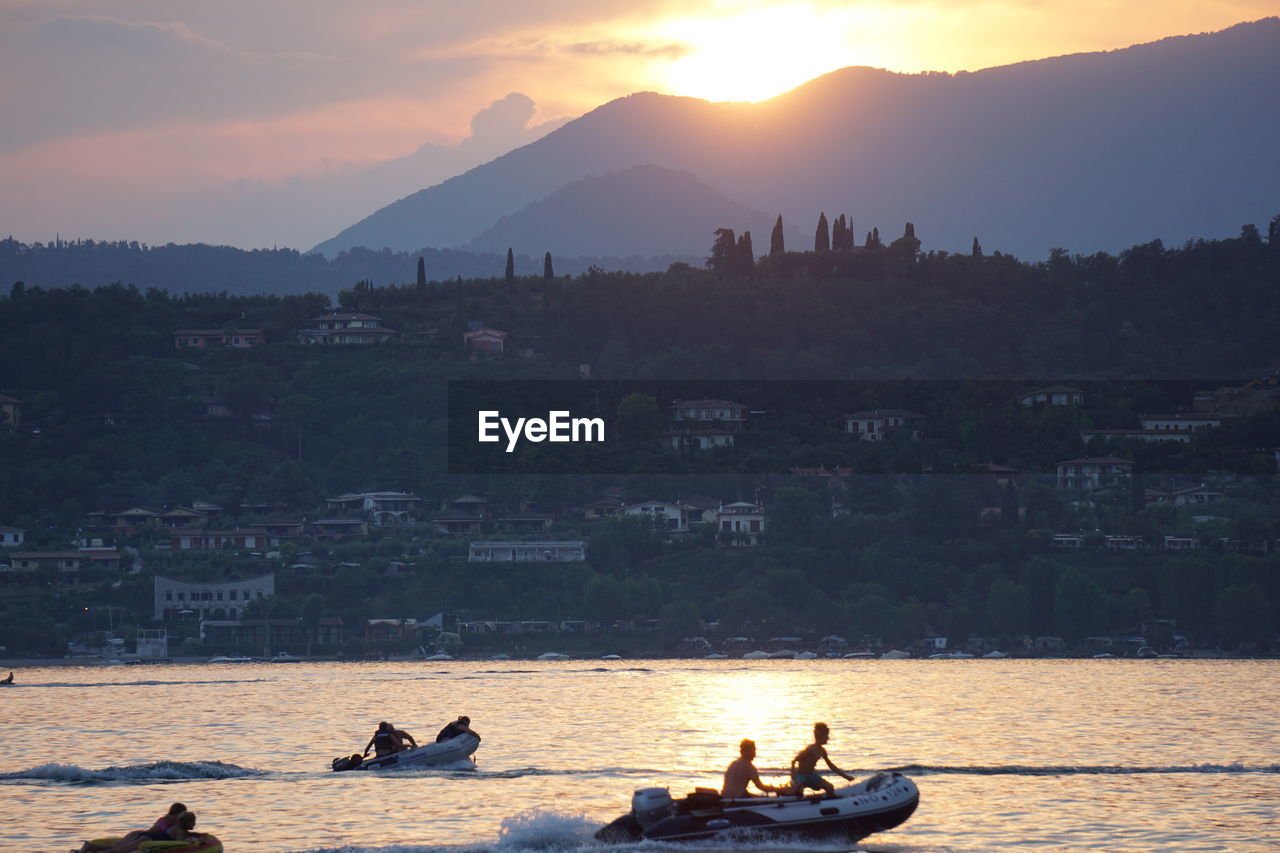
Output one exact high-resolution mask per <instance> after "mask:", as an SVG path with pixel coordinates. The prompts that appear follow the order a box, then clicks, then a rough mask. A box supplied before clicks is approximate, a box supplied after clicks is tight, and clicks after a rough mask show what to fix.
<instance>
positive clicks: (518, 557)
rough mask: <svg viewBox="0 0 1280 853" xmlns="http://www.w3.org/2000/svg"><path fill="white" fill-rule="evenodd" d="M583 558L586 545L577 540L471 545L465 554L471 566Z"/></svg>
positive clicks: (560, 561)
mask: <svg viewBox="0 0 1280 853" xmlns="http://www.w3.org/2000/svg"><path fill="white" fill-rule="evenodd" d="M586 559H587V543H586V542H585V541H583V540H581V539H573V540H561V541H553V540H527V539H526V540H514V539H513V540H510V541H495V542H472V543H471V547H470V551H469V553H468V554H467V560H469V561H470V562H472V563H581V562H583V561H584V560H586Z"/></svg>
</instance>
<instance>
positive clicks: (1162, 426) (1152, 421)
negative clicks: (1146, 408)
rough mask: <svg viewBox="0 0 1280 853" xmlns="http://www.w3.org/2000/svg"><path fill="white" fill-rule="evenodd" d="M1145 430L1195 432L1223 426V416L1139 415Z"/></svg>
mask: <svg viewBox="0 0 1280 853" xmlns="http://www.w3.org/2000/svg"><path fill="white" fill-rule="evenodd" d="M1138 420H1140V421H1141V422H1142V428H1143V429H1149V430H1161V431H1172V432H1195V431H1197V430H1202V429H1215V428H1217V427H1220V426H1222V415H1215V414H1210V413H1207V412H1205V413H1199V414H1175V415H1139V416H1138Z"/></svg>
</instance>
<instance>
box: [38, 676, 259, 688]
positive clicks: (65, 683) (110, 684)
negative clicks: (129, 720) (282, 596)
mask: <svg viewBox="0 0 1280 853" xmlns="http://www.w3.org/2000/svg"><path fill="white" fill-rule="evenodd" d="M275 680H276V679H274V678H201V679H196V680H186V681H157V680H154V679H147V680H143V681H100V682H85V681H49V682H45V683H43V684H36V683H32V684H24V685H23V686H24V687H78V688H83V687H95V688H97V687H175V686H177V687H181V686H185V685H192V684H262V683H264V682H268V681H275Z"/></svg>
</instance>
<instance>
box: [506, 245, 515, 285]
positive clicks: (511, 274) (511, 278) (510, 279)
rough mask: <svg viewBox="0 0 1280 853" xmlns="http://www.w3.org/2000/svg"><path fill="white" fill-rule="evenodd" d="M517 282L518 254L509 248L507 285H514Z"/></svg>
mask: <svg viewBox="0 0 1280 853" xmlns="http://www.w3.org/2000/svg"><path fill="white" fill-rule="evenodd" d="M515 283H516V256H515V255H514V254H513V253H512V251H511V249H509V248H508V249H507V287H512V286H514V285H515Z"/></svg>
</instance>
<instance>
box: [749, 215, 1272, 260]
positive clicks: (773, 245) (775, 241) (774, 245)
mask: <svg viewBox="0 0 1280 853" xmlns="http://www.w3.org/2000/svg"><path fill="white" fill-rule="evenodd" d="M1276 219H1277V220H1280V217H1276ZM786 251H787V245H786V241H785V240H784V239H783V237H782V214H781V213H779V214H778V221H777V222H775V223H773V232H772V233H771V234H770V235H769V257H771V258H773V257H777V256H778V255H782V254H785V253H786Z"/></svg>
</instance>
